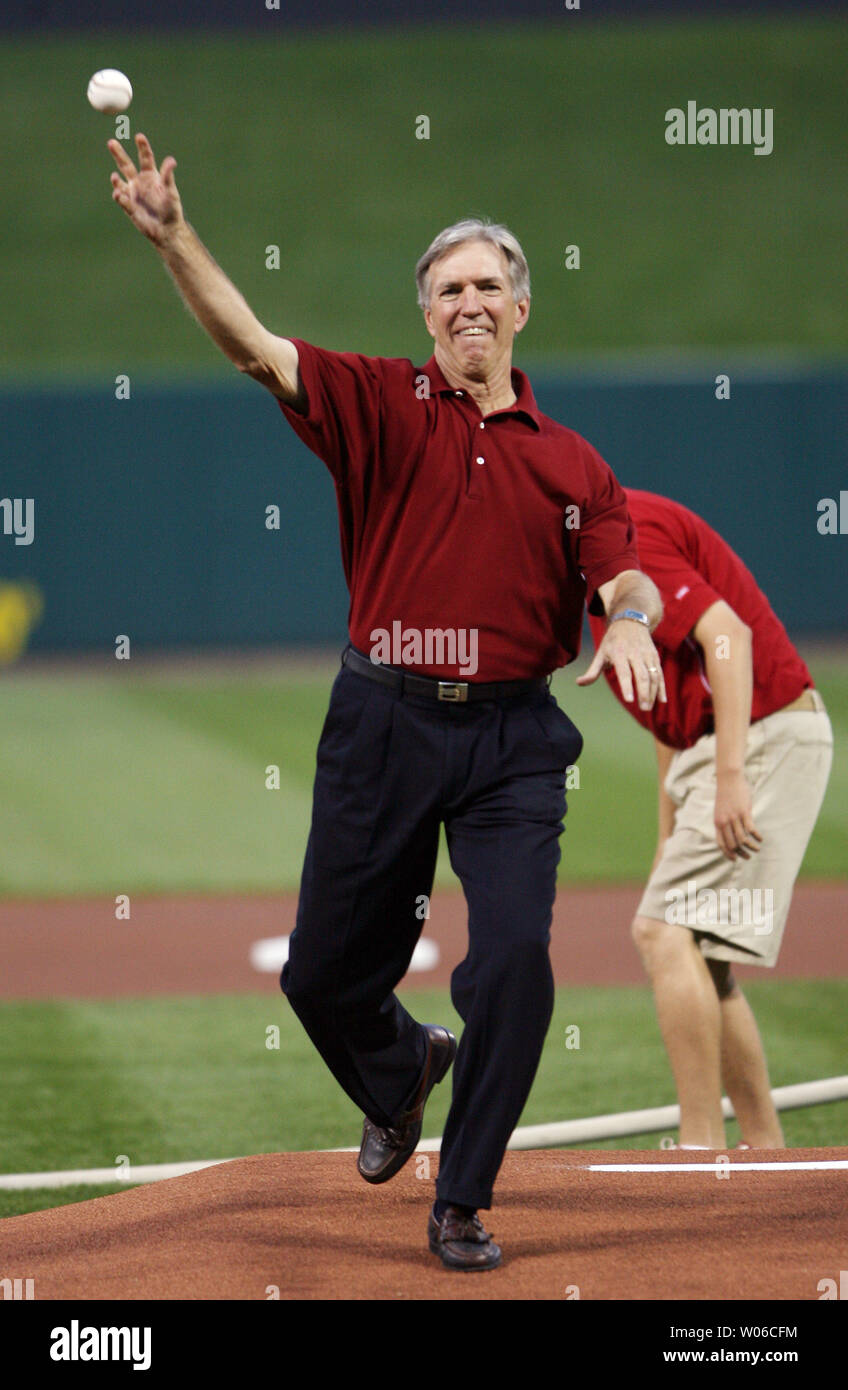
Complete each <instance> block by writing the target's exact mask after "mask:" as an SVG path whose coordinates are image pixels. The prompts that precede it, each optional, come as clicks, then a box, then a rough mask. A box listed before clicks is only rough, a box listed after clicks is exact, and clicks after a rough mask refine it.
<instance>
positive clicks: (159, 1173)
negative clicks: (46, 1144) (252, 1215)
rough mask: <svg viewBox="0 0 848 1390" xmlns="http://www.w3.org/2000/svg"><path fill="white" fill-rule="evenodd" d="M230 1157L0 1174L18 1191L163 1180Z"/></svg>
mask: <svg viewBox="0 0 848 1390" xmlns="http://www.w3.org/2000/svg"><path fill="white" fill-rule="evenodd" d="M232 1162H233V1159H229V1158H202V1159H195V1160H194V1161H193V1162H191V1163H147V1164H139V1165H138V1167H134V1166H133V1165H132V1164H131V1163H128V1164H127V1165H126V1166H125V1167H115V1168H70V1169H68V1170H67V1171H66V1172H63V1173H8V1174H3V1175H2V1176H0V1188H5V1189H7V1190H15V1191H17V1190H18V1189H20V1188H25V1187H76V1186H78V1185H79V1186H88V1185H95V1184H96V1185H104V1184H106V1183H121V1184H123V1183H126V1185H127V1186H129V1187H131V1186H132V1184H133V1183H136V1182H159V1181H160V1180H161V1179H162V1178H181V1177H183V1176H184V1175H185V1174H186V1173H198V1172H199V1171H200V1169H201V1168H214V1167H215V1164H216V1163H232Z"/></svg>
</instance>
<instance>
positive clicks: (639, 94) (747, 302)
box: [0, 14, 848, 381]
mask: <svg viewBox="0 0 848 1390" xmlns="http://www.w3.org/2000/svg"><path fill="white" fill-rule="evenodd" d="M842 38H843V22H842V19H841V17H838V16H834V17H833V18H829V17H822V16H820V15H818V16H805V15H803V14H802V15H800V16H798V17H792V16H781V17H776V16H770V17H769V18H768V21H767V22H758V21H756V20H746V19H743V18H741V17H739V16H736V15H734V16H732V17H728V18H727V19H709V20H700V21H693V20H691V19H684V20H680V21H666V22H663V23H652V24H644V23H642V22H640V21H633V22H617V23H615V24H610V25H603V24H594V25H587V26H583V25H582V24H580V23H579V22H575V21H574V19H573V18H567V19H565V20H564V19H563V17H562V15H557V16H555V17H554V18H552V20H551V22H550V23H549V24H543V23H539V24H533V25H527V26H520V25H517V26H509V27H503V26H498V25H486V26H482V27H481V26H480V25H475V26H474V27H458V28H450V29H447V28H439V27H438V26H426V24H425V23H424V22H423V21H422V24H421V26H420V27H415V28H413V29H410V30H398V31H395V32H379V33H373V32H370V33H342V34H339V33H336V34H319V35H305V34H293V33H289V32H281V34H280V37H279V39H276V40H275V39H269V38H267V37H263V38H242V37H222V36H220V35H212V34H208V35H204V38H203V42H202V43H199V42H197V41H196V39H195V38H193V37H188V36H176V35H168V36H167V37H165V36H161V35H156V36H145V37H140V36H129V35H127V34H125V33H120V32H115V33H113V34H110V35H102V34H91V35H85V36H83V37H79V38H72V39H51V40H50V41H49V43H47V42H45V40H44V39H43V38H39V39H38V40H17V39H16V40H12V39H5V40H4V41H3V42H2V43H0V127H2V132H3V148H4V154H5V161H4V205H5V206H6V208H7V209H8V212H9V216H7V217H6V218H5V219H3V223H2V226H0V296H1V297H2V303H3V317H4V330H5V331H4V333H3V340H2V344H0V372H2V373H6V374H10V373H24V374H34V375H42V374H45V373H46V374H67V375H70V376H79V375H84V374H87V375H91V374H94V375H96V376H100V377H102V376H103V375H104V374H105V377H106V379H107V380H108V381H113V380H114V377H115V374H116V372H118V371H121V372H129V373H131V374H132V373H135V372H139V371H143V370H147V369H151V370H162V371H164V372H167V373H168V374H169V376H172V375H173V373H174V372H175V371H185V372H190V373H202V374H214V373H224V372H226V371H229V370H230V369H229V367H228V366H227V365H226V364H225V363H223V361H222V359H220V358H219V355H218V354H217V352H216V350H215V349H214V348H213V347H212V346H211V345H210V344H209V343H208V342H207V341H206V340H205V339H204V337H203V335H202V334H201V333H200V331H199V330H198V329H197V328H196V327H195V326H194V324H193V322H192V321H191V320H190V318H189V317H188V315H187V314H185V313H184V312H183V311H182V309H181V307H180V306H179V303H178V301H177V299H176V296H175V294H174V291H173V289H172V287H171V285H170V283H169V281H168V278H167V276H166V274H165V273H164V272H163V270H162V269H161V268H160V267H159V266H158V265H157V264H156V259H155V255H154V253H153V252H152V250H151V249H150V247H149V246H147V245H146V244H145V243H144V242H143V241H142V239H141V238H140V237H139V236H138V234H137V233H136V232H135V231H134V230H133V229H132V228H131V227H130V225H129V224H128V223H126V221H125V219H124V216H123V214H122V213H121V212H120V211H119V210H118V209H117V207H116V206H115V205H114V204H113V203H112V201H111V197H110V192H111V190H110V186H109V173H110V170H111V169H112V167H113V165H112V160H111V156H110V155H109V154H108V152H107V151H106V149H105V142H106V139H107V138H108V136H109V135H111V134H113V133H114V118H110V117H106V116H103V115H99V114H98V113H96V112H94V111H92V110H91V109H90V108H89V106H88V105H87V103H86V100H85V87H86V83H87V80H88V77H89V75H90V74H91V72H92V71H93V70H94V69H95V68H97V67H100V66H102V65H103V64H104V63H105V62H108V63H110V64H116V63H117V64H119V65H120V66H121V67H122V68H124V69H125V70H126V71H127V72H128V73H129V74H130V76H131V78H132V81H133V84H134V87H135V93H136V95H135V99H134V101H133V105H132V107H131V110H130V113H129V115H130V120H131V127H132V132H133V133H134V132H135V131H137V130H139V129H142V130H144V131H145V133H147V134H148V135H149V136H150V138H151V140H152V142H153V147H154V151H155V153H156V154H157V156H158V157H159V158H161V157H162V156H164V155H165V154H166V153H173V154H174V155H176V157H177V159H178V161H179V168H178V174H177V177H178V182H179V187H180V190H181V194H182V197H183V201H184V205H185V208H186V212H187V215H188V216H189V218H190V219H191V220H192V221H193V223H194V224H195V225H196V226H197V228H198V230H199V231H200V234H201V236H202V237H203V238H204V239H205V240H206V242H207V243H208V245H209V246H210V248H211V249H212V251H213V253H214V254H215V255H216V257H217V258H218V259H219V261H220V262H221V264H222V265H223V266H224V267H225V269H226V270H227V271H228V272H229V273H230V274H231V275H232V277H233V279H234V280H235V281H236V283H237V284H238V285H239V287H240V288H241V289H242V290H243V292H244V293H245V294H246V296H247V297H248V299H249V301H250V302H251V303H252V304H253V305H254V307H255V308H256V311H257V312H258V314H259V316H260V317H261V318H262V319H263V321H265V322H267V323H268V326H269V327H271V328H272V329H273V330H274V331H277V332H284V333H291V334H293V335H300V336H304V337H307V338H311V339H313V340H314V341H316V342H320V343H322V344H324V345H325V346H327V347H339V348H341V347H344V348H356V349H359V350H361V351H365V352H381V353H384V354H387V355H393V354H398V355H404V356H405V355H408V354H409V353H410V351H411V350H412V351H414V344H415V343H416V341H418V342H419V343H421V344H422V345H423V343H425V342H426V341H427V339H426V338H425V336H424V333H423V329H422V327H421V322H420V315H419V313H418V310H417V308H416V306H415V300H414V291H413V284H412V267H413V265H414V262H415V260H416V259H417V257H418V255H420V253H421V252H422V251H423V249H424V248H425V247H426V245H427V244H428V242H429V240H430V238H431V237H432V236H433V234H434V233H435V232H436V231H437V230H438V229H439V228H440V227H441V226H444V225H445V224H447V223H448V222H452V221H454V220H456V219H457V218H458V217H460V216H465V215H468V214H469V213H483V214H486V215H489V216H492V217H494V218H497V219H500V220H503V221H506V222H507V223H508V224H510V225H512V226H513V227H514V229H515V231H516V232H517V233H518V235H519V236H520V237H521V239H522V241H523V243H524V245H525V249H526V251H527V253H528V256H529V259H530V264H531V269H532V272H533V281H534V294H535V299H534V310H533V315H532V318H531V321H530V324H529V326H528V330H527V332H526V333H525V334H524V335H523V338H522V353H526V354H527V355H528V358H529V359H533V360H538V361H541V360H545V361H553V360H559V361H569V360H572V361H573V360H575V359H576V358H577V357H578V356H580V357H582V356H584V355H585V354H587V353H610V352H615V353H618V352H622V351H624V352H627V351H634V350H642V349H663V350H673V351H675V352H678V351H680V350H682V349H692V350H706V349H712V348H714V347H719V346H720V347H721V348H722V349H736V350H739V351H743V352H744V351H748V350H752V349H755V350H757V351H758V352H762V351H763V350H765V349H772V350H776V351H780V350H783V349H785V348H786V347H787V346H789V347H790V348H792V349H795V350H798V351H800V352H802V353H806V354H812V355H829V354H833V353H837V354H842V353H844V352H845V350H846V347H848V330H847V329H846V322H848V320H847V319H846V315H845V312H844V296H843V297H841V296H840V293H839V291H838V290H835V287H837V286H840V285H842V283H843V276H842V260H843V240H844V237H843V229H844V225H845V220H846V206H845V204H846V187H848V181H846V178H845V163H846V149H845V141H844V107H843V94H844V61H843V56H842V42H841V40H842ZM458 75H461V76H459V77H458ZM690 98H693V99H695V100H697V101H698V103H699V104H700V105H702V106H712V107H714V108H718V107H720V106H749V107H770V108H772V109H773V110H774V113H775V115H774V122H775V134H774V152H773V153H772V154H770V155H768V156H755V155H754V152H753V149H752V148H751V147H736V148H732V147H723V148H705V147H670V146H668V145H667V144H666V143H665V139H664V136H665V111H666V110H667V109H668V108H670V107H676V106H682V107H685V105H686V101H687V100H688V99H690ZM419 114H426V115H427V116H429V119H430V123H431V130H430V139H429V140H418V139H416V138H415V126H416V117H417V116H418V115H419ZM131 148H132V149H133V150H134V146H131ZM574 243H576V244H578V245H579V246H580V249H581V268H580V270H579V271H567V270H566V269H565V268H564V260H565V247H566V246H567V245H570V244H574ZM272 244H273V245H277V246H279V247H280V249H281V258H282V269H281V270H279V271H274V270H268V269H266V268H265V253H266V247H267V246H269V245H272ZM525 365H530V361H528V360H526V359H525Z"/></svg>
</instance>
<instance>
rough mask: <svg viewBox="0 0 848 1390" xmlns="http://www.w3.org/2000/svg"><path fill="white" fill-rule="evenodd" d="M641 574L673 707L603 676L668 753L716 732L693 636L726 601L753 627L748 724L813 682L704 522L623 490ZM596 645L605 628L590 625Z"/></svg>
mask: <svg viewBox="0 0 848 1390" xmlns="http://www.w3.org/2000/svg"><path fill="white" fill-rule="evenodd" d="M625 495H626V497H627V504H628V507H629V509H630V515H631V517H632V518H633V522H634V524H635V526H636V540H637V544H638V546H639V558H640V560H641V562H642V569H643V570H644V571H645V573H646V574H647V575H649V576H650V578H651V579H653V581H654V583H655V584H656V586H657V588H658V589H659V591H660V595H661V597H662V601H663V608H664V613H663V620H662V622H661V623H660V625H659V627H658V628H657V629H656V630H655V632H654V634H653V637H654V643H655V645H656V648H657V651H658V652H659V654H660V657H661V659H662V666H663V674H664V676H665V686H666V692H667V694H668V704H665V705H664V704H660V702H659V701H657V703H656V704H655V705H654V707H653V709H651V710H642V709H639V708H638V706H637V705H636V704H635V702H634V703H632V704H628V703H627V701H626V700H623V699H622V697H621V691H620V689H619V686H618V681H617V679H616V677H615V673H614V672H613V673H610V672H606V673H605V674H606V676H607V679H608V680H609V683H610V686H611V688H612V690H613V693H614V694H615V695H617V696H618V698H619V700H621V703H622V704H623V705H624V708H625V709H626V710H627V711H628V712H629V713H630V714H632V715H633V717H634V718H635V719H638V720H639V723H640V724H642V725H644V727H645V728H646V729H650V730H651V732H652V733H653V734H654V735H655V736H656V737H657V738H658V739H659V740H660V742H661V743H666V744H668V745H669V746H670V747H671V748H690V747H691V746H692V744H694V743H696V742H697V740H698V739H699V738H700V737H701V735H702V734H706V733H711V732H712V730H713V703H712V695H711V692H710V687H709V683H708V681H707V672H706V666H705V664H704V654H703V652H702V650H701V648H700V646H699V645H698V643H697V642H696V641H695V639H694V637H693V636H692V629H693V627H694V626H695V624H696V623H697V621H698V619H699V618H700V617H701V616H702V614H704V613H706V611H707V609H708V608H711V607H712V605H713V604H714V603H717V602H718V601H719V599H724V601H725V603H727V604H728V605H729V606H730V607H731V608H732V609H733V611H734V613H735V614H736V615H737V617H739V618H741V619H742V621H743V623H747V625H748V627H750V629H751V631H752V634H753V640H752V656H753V667H754V693H753V699H752V702H751V718H752V720H753V719H764V718H765V717H766V715H769V714H774V713H775V711H776V710H779V709H782V708H783V706H784V705H788V704H791V702H792V701H793V700H794V699H796V698H797V697H798V696H799V695H800V694H801V691H802V690H804V689H805V687H807V686H811V685H812V684H813V680H812V677H811V675H810V673H809V671H808V670H807V667H806V665H805V664H804V662H803V661H802V660H801V658H800V656H799V655H798V653H797V652H796V650H795V648H794V647H793V645H792V643H791V642H790V640H789V638H788V636H787V635H786V629H785V628H784V626H783V624H782V623H781V622H780V620H779V619H778V618H777V617H776V615H775V614H774V612H773V611H772V609H771V607H770V606H769V602H768V599H767V598H766V596H765V594H764V593H763V592H762V590H761V589H759V588H758V587H757V584H756V581H755V579H754V576H753V575H752V574H751V572H750V570H749V569H747V568H746V567H745V565H743V563H742V561H741V560H740V559H739V556H738V555H737V554H736V553H735V552H734V551H733V550H731V548H730V546H729V545H728V544H727V542H726V541H723V540H722V538H721V536H719V535H718V533H717V532H716V531H714V530H713V529H712V527H711V526H708V525H707V523H706V522H705V521H703V520H702V519H701V517H699V516H697V515H696V514H695V513H694V512H691V511H689V510H688V508H686V507H682V506H681V505H680V503H679V502H672V501H671V500H670V499H669V498H667V497H660V496H658V495H657V494H656V493H653V492H637V491H635V490H634V489H632V488H626V489H625ZM589 621H590V624H591V628H592V636H593V638H594V640H595V646H596V647H597V645H598V643H599V642H600V640H601V638H602V636H603V634H604V631H605V629H606V623H605V622H599V621H598V620H597V619H595V618H592V617H590V619H589Z"/></svg>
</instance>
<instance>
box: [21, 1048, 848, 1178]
mask: <svg viewBox="0 0 848 1390" xmlns="http://www.w3.org/2000/svg"><path fill="white" fill-rule="evenodd" d="M771 1094H772V1098H773V1100H774V1103H775V1106H776V1107H777V1109H778V1110H799V1109H802V1108H803V1107H804V1106H807V1105H823V1104H826V1103H827V1102H829V1101H838V1100H848V1076H831V1077H826V1078H825V1079H824V1080H822V1081H805V1082H803V1083H801V1084H800V1085H797V1086H779V1087H778V1088H777V1089H776V1090H774V1091H772V1093H771ZM721 1104H722V1110H723V1112H724V1114H725V1116H726V1117H727V1118H729V1119H732V1118H733V1107H732V1105H731V1104H730V1101H729V1100H727V1098H726V1097H725V1099H724V1100H723V1101H722V1103H721ZM679 1123H680V1107H679V1106H677V1105H661V1106H657V1107H655V1108H654V1109H652V1110H626V1111H622V1112H621V1113H619V1114H616V1115H592V1116H590V1117H589V1118H588V1119H585V1120H564V1121H562V1123H560V1124H550V1125H525V1126H524V1127H523V1128H521V1129H517V1130H515V1132H514V1133H513V1135H512V1138H511V1139H510V1141H509V1144H508V1145H507V1148H509V1149H548V1148H556V1147H557V1145H561V1144H583V1145H585V1144H587V1143H591V1141H592V1140H593V1139H595V1140H597V1139H620V1138H624V1137H625V1136H627V1135H629V1134H652V1133H655V1132H656V1131H657V1130H663V1129H676V1128H677V1126H678V1125H679ZM441 1142H442V1141H441V1139H422V1140H421V1141H420V1142H419V1143H418V1144H417V1145H416V1149H415V1152H416V1153H438V1151H439V1148H440V1146H441ZM358 1151H359V1146H358V1145H357V1146H356V1147H355V1148H344V1149H329V1150H326V1152H328V1153H358ZM232 1162H234V1160H233V1159H230V1158H208V1159H199V1160H196V1161H194V1162H191V1163H149V1164H147V1165H143V1166H139V1167H137V1168H134V1167H132V1165H127V1167H124V1168H119V1167H114V1168H79V1169H72V1170H70V1171H69V1172H65V1173H9V1174H6V1175H0V1189H4V1188H5V1189H19V1188H27V1187H72V1186H75V1185H80V1186H83V1185H87V1184H100V1185H103V1184H106V1183H127V1184H132V1183H142V1182H159V1181H160V1179H162V1178H180V1177H183V1176H184V1174H186V1173H196V1172H199V1171H200V1169H201V1168H212V1167H214V1165H215V1164H216V1163H232ZM676 1166H677V1165H675V1164H671V1163H659V1164H656V1165H655V1171H658V1172H664V1173H667V1172H674V1171H675V1169H676ZM746 1166H747V1167H752V1168H764V1167H768V1166H769V1165H768V1164H762V1163H758V1164H748V1165H746V1164H743V1163H734V1164H733V1168H734V1170H737V1169H744V1168H745V1167H746ZM771 1166H772V1167H775V1168H787V1167H790V1168H791V1167H796V1168H803V1167H819V1168H822V1167H824V1168H828V1167H829V1168H840V1167H848V1163H842V1162H841V1161H837V1162H832V1163H819V1164H800V1163H798V1164H791V1163H789V1164H787V1163H780V1164H774V1165H771ZM606 1167H615V1168H616V1169H617V1171H618V1172H619V1173H621V1172H640V1173H641V1172H650V1171H651V1165H650V1164H647V1163H640V1164H637V1165H635V1166H633V1167H632V1168H631V1167H628V1166H625V1165H620V1164H619V1165H613V1164H609V1165H601V1166H600V1168H601V1170H603V1169H604V1168H606ZM679 1167H680V1168H681V1169H685V1170H686V1171H687V1172H697V1171H698V1165H697V1164H694V1163H686V1164H680V1165H679ZM714 1169H715V1164H713V1163H708V1164H705V1165H704V1168H703V1171H705V1172H712V1171H714Z"/></svg>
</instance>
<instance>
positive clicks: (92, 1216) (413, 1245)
mask: <svg viewBox="0 0 848 1390" xmlns="http://www.w3.org/2000/svg"><path fill="white" fill-rule="evenodd" d="M705 1159H706V1160H707V1161H708V1163H709V1164H710V1165H712V1164H714V1166H711V1167H710V1170H709V1171H697V1169H695V1171H693V1172H691V1173H689V1172H686V1171H677V1167H678V1165H680V1164H681V1163H685V1164H686V1166H687V1167H690V1166H692V1165H694V1164H697V1163H698V1162H701V1163H703V1162H704V1160H705ZM833 1160H841V1162H842V1163H843V1164H845V1166H843V1167H837V1168H829V1169H827V1168H825V1169H822V1168H819V1169H813V1170H809V1169H807V1170H803V1169H798V1168H793V1167H790V1166H785V1167H781V1168H780V1169H778V1170H777V1171H769V1170H766V1169H756V1170H754V1171H745V1170H744V1169H742V1168H741V1167H740V1165H741V1164H743V1163H751V1162H755V1163H756V1162H766V1161H768V1162H775V1161H780V1162H782V1163H784V1164H786V1165H790V1164H798V1163H800V1162H805V1161H806V1162H810V1161H812V1162H822V1161H833ZM846 1160H848V1150H845V1149H813V1150H811V1149H807V1150H802V1149H791V1150H787V1149H783V1150H778V1151H769V1152H766V1151H763V1150H760V1151H758V1152H750V1153H746V1152H732V1153H730V1154H729V1155H728V1156H727V1158H725V1157H724V1156H722V1161H721V1162H715V1160H714V1156H713V1155H712V1154H709V1155H707V1154H698V1153H683V1154H681V1153H679V1152H653V1153H651V1152H636V1153H625V1152H609V1151H602V1152H588V1151H586V1150H581V1151H579V1152H577V1151H574V1150H567V1151H566V1150H550V1151H535V1152H528V1153H509V1154H507V1156H506V1159H505V1161H504V1166H503V1169H502V1171H501V1174H500V1177H499V1179H498V1186H497V1192H496V1198H495V1202H496V1205H495V1206H494V1207H493V1209H492V1210H491V1211H490V1212H484V1213H483V1219H484V1224H485V1225H486V1227H487V1229H488V1230H490V1231H491V1233H492V1234H493V1236H494V1238H495V1239H496V1240H497V1242H498V1244H500V1245H501V1246H502V1248H503V1251H504V1261H503V1264H502V1266H501V1267H500V1268H499V1269H497V1270H492V1271H489V1272H486V1273H475V1274H461V1273H453V1272H450V1271H448V1270H446V1269H444V1268H443V1267H442V1265H441V1263H440V1261H439V1260H438V1258H437V1257H436V1256H434V1255H431V1254H430V1252H429V1250H428V1248H427V1241H426V1225H427V1213H428V1208H429V1205H430V1203H431V1202H432V1200H433V1196H434V1186H433V1179H434V1178H435V1175H436V1171H437V1163H438V1159H437V1157H436V1156H435V1155H433V1154H418V1155H416V1156H414V1157H413V1158H412V1159H411V1160H410V1162H409V1164H408V1165H407V1167H406V1168H405V1169H404V1170H403V1172H401V1173H400V1174H398V1176H397V1177H396V1178H394V1179H393V1180H392V1181H391V1182H390V1183H388V1184H386V1185H385V1186H382V1187H369V1186H368V1185H367V1184H365V1183H364V1182H363V1181H362V1179H361V1178H360V1177H359V1176H358V1174H357V1172H356V1169H355V1156H354V1155H353V1154H348V1153H293V1154H261V1155H259V1156H257V1157H255V1158H245V1159H237V1160H234V1161H233V1162H231V1163H221V1164H218V1165H216V1166H215V1167H212V1168H205V1169H203V1170H201V1171H200V1172H197V1173H191V1174H189V1175H188V1176H186V1177H180V1178H170V1179H168V1180H166V1181H163V1182H157V1183H151V1184H149V1185H147V1186H144V1187H138V1188H133V1189H131V1190H129V1191H127V1192H121V1193H118V1194H117V1195H115V1196H112V1197H98V1198H94V1199H93V1200H91V1201H88V1202H78V1203H75V1204H74V1205H72V1206H66V1207H58V1208H54V1209H51V1210H49V1211H40V1212H34V1213H32V1214H30V1215H27V1216H15V1217H9V1218H7V1219H6V1220H5V1221H2V1222H0V1269H2V1270H4V1271H5V1272H7V1273H9V1272H11V1273H14V1272H19V1273H20V1274H21V1275H26V1277H27V1278H33V1279H34V1290H35V1297H36V1299H268V1298H274V1297H279V1298H281V1299H451V1300H455V1299H528V1298H531V1299H558V1300H562V1299H567V1298H581V1299H704V1298H709V1299H804V1300H816V1299H818V1298H820V1297H821V1292H820V1290H819V1282H820V1281H821V1280H822V1279H823V1278H827V1277H831V1278H834V1277H835V1278H836V1280H837V1282H838V1279H839V1268H840V1259H841V1261H842V1263H843V1264H844V1256H845V1248H846V1237H848V1222H846V1216H845V1213H846V1211H848V1202H846V1200H845V1199H846V1194H848V1163H846ZM610 1163H613V1164H626V1163H631V1164H636V1165H638V1169H639V1170H643V1169H644V1168H645V1165H646V1164H658V1165H660V1171H658V1172H650V1171H636V1172H634V1173H627V1172H622V1171H620V1170H617V1169H605V1170H603V1171H592V1170H591V1169H590V1167H589V1165H590V1164H610ZM666 1170H668V1171H666Z"/></svg>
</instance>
